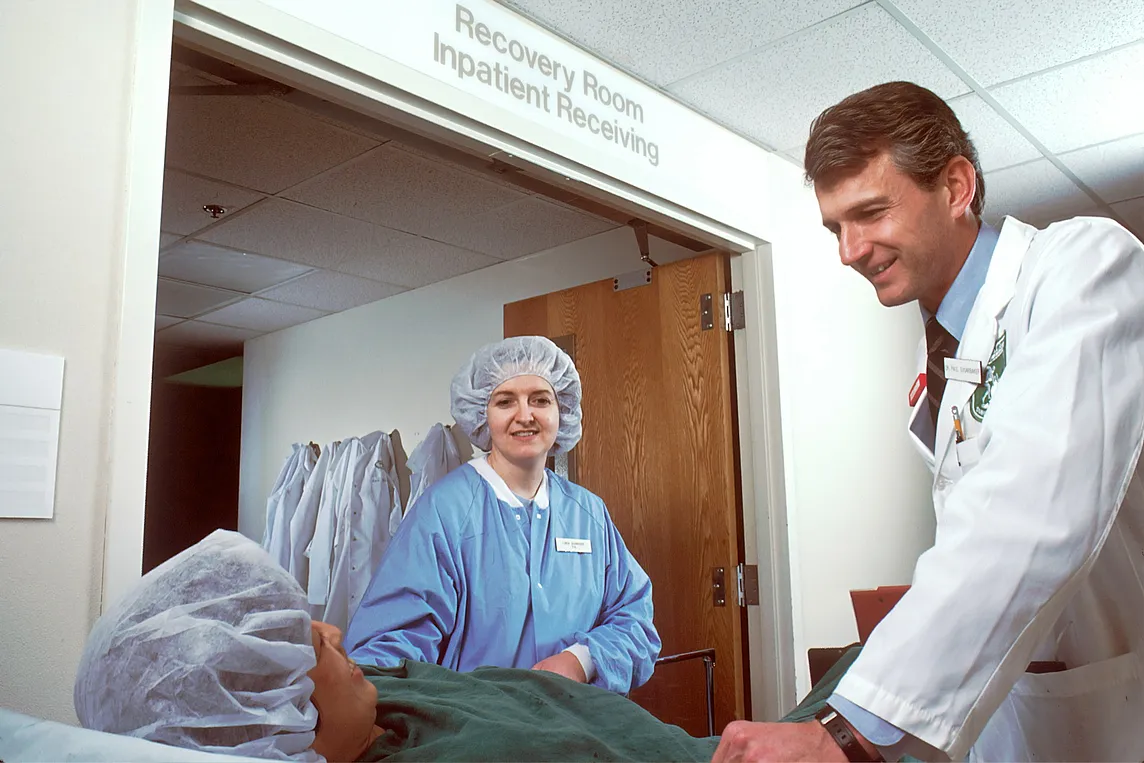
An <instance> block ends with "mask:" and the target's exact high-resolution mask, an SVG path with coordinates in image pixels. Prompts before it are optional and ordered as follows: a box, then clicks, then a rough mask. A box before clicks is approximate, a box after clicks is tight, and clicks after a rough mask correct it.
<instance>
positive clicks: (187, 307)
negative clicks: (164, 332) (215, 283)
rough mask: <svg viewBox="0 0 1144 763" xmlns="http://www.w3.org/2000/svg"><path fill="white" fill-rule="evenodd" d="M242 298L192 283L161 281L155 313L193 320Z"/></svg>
mask: <svg viewBox="0 0 1144 763" xmlns="http://www.w3.org/2000/svg"><path fill="white" fill-rule="evenodd" d="M241 297H242V295H241V294H235V293H234V292H229V291H222V290H221V289H210V288H207V287H206V286H196V285H195V284H192V283H182V282H180V281H168V280H167V279H166V278H160V279H159V285H158V293H157V295H156V300H155V312H157V313H159V314H160V315H170V316H174V317H176V318H191V317H193V316H196V315H198V314H199V313H205V312H206V311H208V310H210V309H212V308H216V307H221V306H222V305H225V304H228V303H230V302H234V301H235V300H237V299H240V298H241Z"/></svg>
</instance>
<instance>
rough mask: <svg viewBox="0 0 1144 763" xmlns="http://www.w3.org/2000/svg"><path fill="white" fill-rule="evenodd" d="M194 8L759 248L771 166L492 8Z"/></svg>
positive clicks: (460, 0) (648, 90) (736, 139)
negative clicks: (751, 238)
mask: <svg viewBox="0 0 1144 763" xmlns="http://www.w3.org/2000/svg"><path fill="white" fill-rule="evenodd" d="M194 2H196V3H197V4H199V5H202V6H205V7H208V8H210V9H211V10H213V11H214V12H216V13H220V14H223V15H226V16H230V17H232V18H236V19H238V20H239V21H242V22H243V23H245V24H247V25H250V26H252V27H254V28H256V29H260V30H262V31H265V32H268V33H270V34H273V35H275V36H277V37H279V38H281V39H285V40H287V41H288V42H290V43H292V44H294V45H297V46H300V47H302V48H305V49H307V50H311V51H314V52H316V53H318V54H319V55H322V56H323V57H325V58H328V59H330V60H333V61H336V62H338V63H339V64H342V65H344V66H348V67H351V68H353V69H356V70H358V71H362V72H363V73H365V74H367V75H370V76H373V77H375V78H377V79H381V80H382V81H386V82H388V83H390V84H392V85H394V86H396V87H398V88H400V89H402V90H405V91H407V92H410V93H412V94H414V95H416V96H418V97H421V98H424V99H426V100H428V101H430V102H432V103H436V104H439V105H441V106H444V107H445V108H448V109H450V110H451V111H454V112H456V113H459V114H463V115H465V116H466V117H469V118H470V119H474V120H476V121H478V122H481V123H483V124H486V125H488V126H490V127H493V128H495V129H497V130H500V131H501V132H503V133H506V134H508V135H512V136H514V137H516V138H518V139H521V140H524V141H526V142H528V143H531V144H532V145H535V146H539V147H541V148H544V149H546V150H548V151H551V152H552V153H554V154H556V155H558V156H562V157H565V158H567V159H570V160H572V161H574V162H576V163H578V164H580V165H583V166H586V167H591V168H592V169H594V170H596V171H597V172H600V173H603V174H605V175H608V176H610V177H612V178H615V179H616V180H620V181H622V182H625V183H627V184H629V185H632V186H634V187H636V188H639V189H641V190H643V191H646V192H648V193H652V194H654V195H657V196H659V197H661V198H664V199H667V200H669V201H672V202H674V203H676V204H679V205H680V206H682V207H685V208H687V209H691V210H693V211H695V212H698V213H700V214H703V215H706V216H708V217H710V218H712V219H714V220H717V221H719V222H721V223H723V224H726V225H730V226H733V227H736V228H738V229H739V230H742V231H745V232H748V233H753V234H755V235H760V236H761V233H760V227H761V226H760V225H759V219H760V216H761V215H765V214H766V213H765V212H764V211H762V209H761V208H762V207H763V206H764V205H765V204H764V196H763V193H762V191H761V188H762V186H763V185H764V183H763V179H764V176H765V174H766V172H767V171H768V167H769V162H770V161H772V160H773V157H770V156H769V155H768V154H767V152H765V151H764V150H763V149H762V148H760V147H758V146H756V145H755V144H753V143H751V142H749V141H747V140H746V139H744V138H742V137H740V136H738V135H736V134H734V133H732V132H731V131H729V130H727V129H726V128H724V127H722V126H720V125H718V124H716V123H714V122H712V121H711V120H709V119H707V118H706V117H704V116H702V115H700V114H699V113H697V112H695V111H693V110H691V109H689V108H687V107H686V106H684V105H682V104H681V103H679V102H677V101H675V100H673V99H672V98H670V97H668V96H667V95H665V94H663V93H662V92H660V91H658V90H656V89H655V88H653V87H650V86H649V85H646V84H645V83H643V82H641V81H640V80H638V79H636V78H634V77H632V76H630V75H628V74H625V73H624V72H621V71H619V70H618V69H616V68H614V67H612V66H611V65H610V64H608V63H606V62H604V61H602V60H600V59H598V58H596V57H594V56H592V55H590V54H588V53H587V52H585V51H584V50H582V49H580V48H579V47H577V46H575V45H573V44H571V43H569V42H567V41H566V40H564V39H563V38H561V37H559V36H557V35H555V34H552V33H551V32H549V31H547V30H546V29H543V28H541V27H539V26H537V25H536V24H534V23H532V22H531V21H529V20H528V19H526V18H524V17H523V16H520V15H518V14H516V13H514V12H512V11H511V10H509V9H508V8H506V7H504V6H502V5H500V4H498V3H495V2H492V0H417V2H409V1H408V0H323V2H314V0H246V1H245V2H235V1H234V0H194ZM298 22H303V23H302V24H301V25H300V24H299V23H298ZM323 33H324V34H323ZM366 52H368V53H369V54H371V55H372V57H371V55H363V53H366ZM394 63H396V64H400V67H394V66H393V64H394ZM401 67H405V68H404V69H402V68H401ZM412 72H416V73H417V75H421V76H416V75H414V74H412ZM427 78H428V79H427ZM442 86H445V87H442Z"/></svg>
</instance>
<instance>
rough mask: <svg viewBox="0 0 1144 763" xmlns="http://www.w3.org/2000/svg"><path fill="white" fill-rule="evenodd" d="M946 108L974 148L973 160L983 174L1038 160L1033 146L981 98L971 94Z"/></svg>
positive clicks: (1037, 154)
mask: <svg viewBox="0 0 1144 763" xmlns="http://www.w3.org/2000/svg"><path fill="white" fill-rule="evenodd" d="M949 105H950V107H952V108H953V111H954V113H955V114H957V118H958V119H959V120H960V121H961V126H962V127H964V128H965V131H966V132H968V133H969V138H970V140H972V141H973V145H974V146H975V147H976V148H977V158H978V159H979V160H980V161H981V169H982V171H983V172H992V171H993V170H999V169H1002V168H1004V167H1012V166H1013V165H1014V164H1022V163H1024V162H1028V161H1031V160H1033V159H1040V158H1041V152H1040V151H1038V150H1037V147H1036V146H1034V145H1033V144H1032V143H1030V142H1029V141H1028V140H1026V139H1025V136H1023V135H1021V133H1019V132H1017V130H1016V128H1014V127H1013V125H1011V124H1009V123H1008V122H1006V121H1005V119H1004V118H1003V117H1002V116H1001V115H1000V114H998V113H997V112H996V111H994V110H993V107H992V106H990V105H989V104H987V103H986V102H985V101H983V100H982V99H981V96H979V95H977V94H975V93H971V94H969V95H964V96H962V97H960V98H954V99H953V100H952V101H950V102H949Z"/></svg>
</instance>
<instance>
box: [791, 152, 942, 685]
mask: <svg viewBox="0 0 1144 763" xmlns="http://www.w3.org/2000/svg"><path fill="white" fill-rule="evenodd" d="M788 167H789V168H788V169H786V170H783V171H782V172H779V171H778V170H777V169H776V172H775V176H774V180H773V185H772V195H771V204H772V205H773V207H772V208H773V209H774V210H775V211H776V212H777V216H776V219H778V220H782V221H783V227H782V228H779V229H778V230H776V233H775V239H774V242H773V246H772V264H773V275H774V294H775V304H774V309H775V326H776V333H777V335H778V364H779V385H780V392H781V409H782V421H783V427H782V441H783V460H784V463H785V483H786V485H785V487H786V499H787V521H788V528H787V529H788V535H789V544H790V564H791V569H790V573H791V591H792V599H793V601H792V606H793V626H794V659H795V666H796V669H797V676H796V685H797V693H798V696H800V697H801V696H802V695H803V694H805V692H806V691H807V690H808V689H809V669H808V666H807V659H806V650H807V649H808V648H810V647H827V646H845V645H846V644H849V643H852V642H853V641H856V640H857V635H858V633H857V628H856V626H855V624H854V616H853V610H852V609H851V605H850V597H849V591H850V590H851V589H859V588H874V587H877V586H879V585H891V584H904V583H909V582H910V579H911V577H912V574H913V567H914V563H915V561H916V560H917V557H918V556H919V555H920V554H921V552H922V551H924V550H925V549H926V548H928V547H929V546H930V545H931V544H932V542H933V529H934V515H933V504H932V500H931V498H930V492H929V486H930V481H931V478H930V476H929V472H928V470H927V469H926V468H925V466H924V465H923V464H922V462H921V459H920V457H918V456H917V454H916V451H915V450H914V449H913V446H912V445H911V444H910V441H909V439H908V437H907V435H906V417H907V412H908V406H907V396H908V392H909V388H910V386H911V385H912V384H913V381H914V378H915V377H916V375H917V369H916V368H915V366H914V355H915V351H916V349H917V342H918V339H919V338H920V337H921V333H922V323H921V318H920V317H919V314H918V309H917V306H916V305H913V304H911V305H906V306H903V307H899V308H894V309H886V308H884V307H882V306H881V304H880V303H879V302H878V300H877V298H876V297H875V295H874V289H873V287H872V286H870V285H869V284H868V283H867V282H866V280H865V279H863V278H862V277H861V276H859V275H858V274H857V273H854V272H853V271H851V270H850V269H849V268H846V267H843V266H842V264H841V263H840V262H839V259H838V249H837V243H836V242H835V240H834V237H833V236H831V235H830V234H829V233H828V232H827V231H826V230H825V229H824V228H822V226H821V219H820V217H819V212H818V205H817V202H816V201H815V197H814V193H813V191H812V190H810V189H808V188H806V187H805V186H804V185H802V183H801V177H800V174H801V173H799V171H798V170H797V169H795V168H794V167H793V166H789V165H788Z"/></svg>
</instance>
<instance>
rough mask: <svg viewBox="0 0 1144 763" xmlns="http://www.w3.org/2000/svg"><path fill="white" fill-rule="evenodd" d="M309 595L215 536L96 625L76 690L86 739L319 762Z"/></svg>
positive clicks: (239, 540) (232, 537) (245, 544)
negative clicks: (98, 735)
mask: <svg viewBox="0 0 1144 763" xmlns="http://www.w3.org/2000/svg"><path fill="white" fill-rule="evenodd" d="M314 664H315V660H314V646H313V639H312V636H311V630H310V615H309V613H308V612H307V606H306V595H305V593H303V591H302V589H301V588H300V587H299V586H298V583H297V582H296V581H295V580H294V578H292V577H291V576H290V574H289V573H287V572H286V571H285V570H283V569H282V568H281V567H280V566H278V565H277V564H275V563H274V561H273V560H272V559H271V558H270V556H269V555H268V554H267V553H266V552H265V551H263V550H262V549H261V548H260V547H259V546H258V544H257V543H254V542H253V541H251V540H248V539H247V538H244V537H243V536H241V535H239V534H238V533H233V532H227V531H225V530H218V531H216V532H214V533H212V534H211V535H209V536H208V537H207V538H205V539H204V540H202V541H200V542H199V543H197V544H195V545H194V546H192V547H190V548H189V549H187V550H186V551H184V552H182V553H181V554H179V555H178V556H175V557H173V558H171V559H170V560H168V561H167V562H164V563H163V564H161V565H160V566H158V567H156V568H155V569H154V570H152V571H151V572H149V573H147V574H146V575H144V576H143V578H142V579H141V580H140V581H139V582H138V583H137V584H136V585H135V587H134V588H133V589H132V590H131V591H130V592H129V593H128V594H127V595H126V596H124V597H123V598H122V599H120V600H119V601H118V602H116V603H115V605H114V606H112V607H111V608H110V609H109V610H108V611H107V612H105V613H104V614H103V616H102V617H100V618H99V620H98V621H97V622H96V624H95V627H94V628H93V629H92V631H91V635H90V636H89V637H88V640H87V646H86V647H85V648H84V652H83V658H82V659H81V660H80V665H79V672H78V674H77V676H76V682H75V709H76V714H77V715H78V716H79V720H80V723H82V724H83V725H84V726H85V727H87V728H89V729H97V730H99V731H107V732H111V733H113V734H126V735H128V736H134V737H142V738H144V739H150V740H152V741H155V742H163V743H165V744H170V745H174V746H176V747H183V748H187V749H193V750H204V751H207V752H220V753H228V754H232V755H249V756H252V757H258V758H271V759H276V760H299V761H318V760H321V758H320V757H319V756H318V755H317V754H316V753H314V752H313V751H312V750H311V749H310V747H311V745H313V743H314V729H315V727H316V725H317V721H318V711H317V709H316V708H315V707H314V705H313V703H312V702H311V701H310V694H311V693H312V692H313V690H314V684H313V682H312V681H311V680H310V678H309V677H308V676H307V675H306V674H307V673H308V672H309V671H310V670H311V669H312V668H313V667H314Z"/></svg>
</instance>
